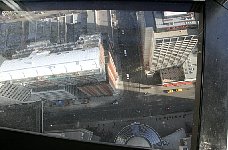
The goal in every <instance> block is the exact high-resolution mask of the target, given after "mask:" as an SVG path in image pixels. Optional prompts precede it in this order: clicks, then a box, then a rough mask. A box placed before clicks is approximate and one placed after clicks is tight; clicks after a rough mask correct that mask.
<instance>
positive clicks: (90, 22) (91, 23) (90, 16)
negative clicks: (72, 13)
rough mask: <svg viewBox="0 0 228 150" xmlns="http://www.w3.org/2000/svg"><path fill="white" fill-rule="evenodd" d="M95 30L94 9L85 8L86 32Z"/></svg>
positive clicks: (91, 32) (90, 32) (92, 32)
mask: <svg viewBox="0 0 228 150" xmlns="http://www.w3.org/2000/svg"><path fill="white" fill-rule="evenodd" d="M95 32H96V16H95V10H87V34H94V33H95Z"/></svg>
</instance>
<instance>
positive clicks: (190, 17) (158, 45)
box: [0, 10, 198, 150]
mask: <svg viewBox="0 0 228 150" xmlns="http://www.w3.org/2000/svg"><path fill="white" fill-rule="evenodd" d="M28 18H29V20H28ZM197 18H198V16H197V14H196V13H193V12H169V11H164V12H161V11H121V10H96V11H95V10H63V11H33V12H23V13H22V12H20V11H18V12H16V11H3V12H2V15H1V21H0V30H1V32H0V43H1V44H0V48H1V51H0V54H1V55H0V120H1V121H0V126H3V127H10V128H17V129H21V130H28V131H34V132H42V133H44V134H46V135H50V136H57V137H63V138H69V139H75V140H87V141H97V142H99V141H101V142H110V143H113V144H114V143H115V144H124V145H129V146H140V147H149V148H152V149H170V150H171V149H179V148H180V149H181V148H182V149H183V150H184V149H186V148H188V149H189V148H190V147H189V146H190V144H191V141H190V137H191V133H192V120H193V119H192V117H193V116H192V114H193V103H194V97H195V93H194V90H195V87H194V83H195V81H196V71H197V42H198V37H197V35H198V34H197V30H198V20H197Z"/></svg>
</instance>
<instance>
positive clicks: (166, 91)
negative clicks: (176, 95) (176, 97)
mask: <svg viewBox="0 0 228 150" xmlns="http://www.w3.org/2000/svg"><path fill="white" fill-rule="evenodd" d="M163 92H164V93H173V92H174V91H173V90H163Z"/></svg>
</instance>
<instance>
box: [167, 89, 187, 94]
mask: <svg viewBox="0 0 228 150" xmlns="http://www.w3.org/2000/svg"><path fill="white" fill-rule="evenodd" d="M182 91H183V89H170V90H163V92H164V93H173V92H182Z"/></svg>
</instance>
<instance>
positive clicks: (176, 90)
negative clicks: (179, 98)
mask: <svg viewBox="0 0 228 150" xmlns="http://www.w3.org/2000/svg"><path fill="white" fill-rule="evenodd" d="M173 91H174V92H182V91H183V89H173Z"/></svg>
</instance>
